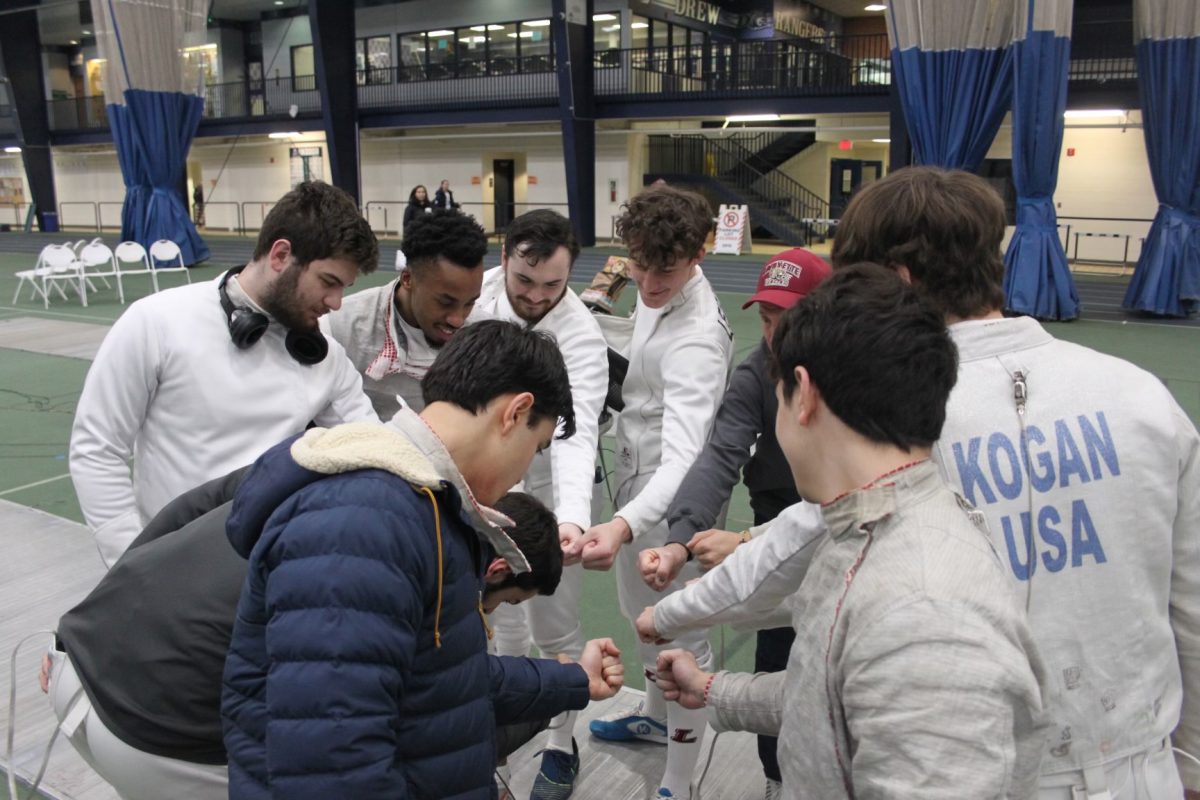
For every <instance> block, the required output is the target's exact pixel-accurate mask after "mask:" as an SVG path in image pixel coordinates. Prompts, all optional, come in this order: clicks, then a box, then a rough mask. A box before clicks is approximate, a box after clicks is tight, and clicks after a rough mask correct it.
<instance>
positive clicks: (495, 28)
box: [487, 25, 504, 31]
mask: <svg viewBox="0 0 1200 800" xmlns="http://www.w3.org/2000/svg"><path fill="white" fill-rule="evenodd" d="M487 29H488V30H489V31H502V30H504V26H503V25H488V26H487Z"/></svg>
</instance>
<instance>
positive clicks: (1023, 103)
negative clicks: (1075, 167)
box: [1004, 0, 1079, 320]
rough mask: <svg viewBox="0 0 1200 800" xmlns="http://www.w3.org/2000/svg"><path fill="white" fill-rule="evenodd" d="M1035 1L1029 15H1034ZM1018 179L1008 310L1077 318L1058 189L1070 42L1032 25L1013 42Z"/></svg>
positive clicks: (1007, 279) (1007, 280)
mask: <svg viewBox="0 0 1200 800" xmlns="http://www.w3.org/2000/svg"><path fill="white" fill-rule="evenodd" d="M1033 3H1034V0H1029V6H1030V8H1029V14H1028V16H1029V19H1030V20H1031V21H1032V19H1033ZM1013 50H1014V56H1013V59H1014V62H1013V67H1014V75H1015V83H1016V87H1015V92H1014V96H1013V145H1012V157H1013V182H1014V183H1015V184H1016V187H1017V230H1016V232H1015V233H1014V234H1013V238H1012V241H1011V242H1009V245H1008V252H1007V253H1005V254H1004V266H1005V272H1004V295H1005V297H1006V298H1007V303H1006V305H1007V308H1008V310H1010V311H1016V312H1019V313H1021V314H1028V315H1030V316H1033V317H1037V318H1038V319H1057V320H1067V319H1075V318H1076V317H1078V316H1079V295H1078V294H1077V293H1076V291H1075V281H1074V280H1073V279H1072V278H1071V272H1070V270H1069V269H1068V267H1067V254H1066V253H1065V252H1064V251H1063V247H1062V241H1061V240H1060V239H1059V238H1058V228H1057V227H1056V225H1057V223H1058V215H1057V214H1056V213H1055V212H1054V189H1055V187H1056V186H1057V185H1058V158H1059V152H1060V151H1061V150H1062V140H1063V112H1064V111H1065V110H1066V107H1067V66H1068V62H1069V59H1070V56H1071V40H1070V38H1068V37H1065V36H1056V35H1055V32H1054V31H1052V30H1038V31H1035V30H1032V29H1031V30H1027V31H1026V32H1025V36H1024V38H1023V39H1020V40H1018V41H1016V42H1014V43H1013Z"/></svg>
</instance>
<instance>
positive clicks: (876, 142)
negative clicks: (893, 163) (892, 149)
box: [871, 139, 892, 144]
mask: <svg viewBox="0 0 1200 800" xmlns="http://www.w3.org/2000/svg"><path fill="white" fill-rule="evenodd" d="M871 141H872V142H874V143H875V144H891V143H892V140H891V139H872V140H871Z"/></svg>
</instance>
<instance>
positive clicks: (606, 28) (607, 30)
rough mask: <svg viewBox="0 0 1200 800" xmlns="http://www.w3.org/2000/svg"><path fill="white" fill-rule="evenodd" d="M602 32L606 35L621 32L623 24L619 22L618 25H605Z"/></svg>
mask: <svg viewBox="0 0 1200 800" xmlns="http://www.w3.org/2000/svg"><path fill="white" fill-rule="evenodd" d="M600 30H602V31H604V32H605V33H612V32H613V31H619V30H621V23H619V22H618V23H617V24H616V25H605V26H604V27H603V28H601V29H600Z"/></svg>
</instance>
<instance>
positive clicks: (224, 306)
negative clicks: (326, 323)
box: [217, 265, 329, 366]
mask: <svg viewBox="0 0 1200 800" xmlns="http://www.w3.org/2000/svg"><path fill="white" fill-rule="evenodd" d="M245 268H246V267H245V265H242V266H240V267H237V268H235V269H231V270H229V271H228V272H226V273H225V274H224V275H222V276H221V281H220V283H218V284H217V293H218V295H220V298H221V310H222V311H224V312H225V324H226V325H227V326H228V328H229V338H230V339H232V340H233V344H234V346H235V347H237V348H238V349H239V350H246V349H249V348H251V347H253V346H254V344H255V343H256V342H257V341H258V340H259V339H261V338H262V336H263V334H264V333H266V332H267V328H269V327H270V325H271V318H270V317H268V316H267V315H266V314H263V313H260V312H258V311H255V310H253V309H250V308H239V307H237V306H235V305H234V304H233V301H232V300H230V299H229V290H228V289H226V288H225V284H227V283H228V282H229V279H230V278H231V277H233V276H234V275H237V274H238V273H240V272H241V271H242V270H244V269H245ZM283 344H284V347H285V348H287V351H288V355H290V356H291V357H292V358H294V359H295V360H296V361H297V362H299V363H301V364H303V365H305V366H312V365H313V364H320V363H321V362H322V361H324V360H325V356H326V355H327V354H328V353H329V342H327V341H325V336H324V335H323V334H322V333H321V331H320V329H319V328H313V329H312V330H309V331H297V330H293V329H291V328H289V329H288V332H287V336H285V337H284V340H283Z"/></svg>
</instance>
